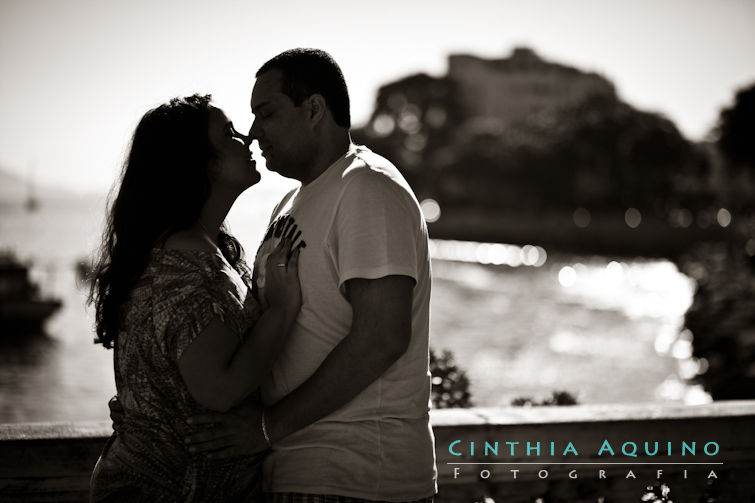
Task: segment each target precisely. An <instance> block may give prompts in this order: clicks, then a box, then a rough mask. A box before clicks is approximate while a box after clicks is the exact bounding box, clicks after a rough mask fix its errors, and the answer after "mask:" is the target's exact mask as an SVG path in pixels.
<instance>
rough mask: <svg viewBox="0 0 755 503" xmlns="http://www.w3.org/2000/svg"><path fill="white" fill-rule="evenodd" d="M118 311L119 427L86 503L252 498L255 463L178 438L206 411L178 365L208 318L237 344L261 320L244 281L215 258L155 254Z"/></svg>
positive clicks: (194, 252) (168, 252) (202, 253)
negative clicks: (209, 452) (204, 451)
mask: <svg viewBox="0 0 755 503" xmlns="http://www.w3.org/2000/svg"><path fill="white" fill-rule="evenodd" d="M123 312H124V313H125V319H124V323H123V326H122V328H121V332H120V333H119V335H118V340H117V344H116V348H115V354H114V362H115V382H116V388H117V391H118V399H119V400H120V402H121V404H122V405H123V408H124V411H125V420H124V422H123V423H122V424H120V425H118V430H117V435H116V437H117V438H116V439H114V441H113V442H112V445H111V446H110V448H109V449H108V450H107V452H106V453H105V454H104V455H103V457H102V459H101V461H100V464H101V466H98V467H97V469H96V470H95V474H94V477H93V496H94V499H99V498H100V497H101V498H102V499H105V498H106V497H107V496H108V495H110V496H116V495H118V494H120V495H123V496H124V499H126V500H127V499H133V498H134V497H136V498H138V499H144V500H150V501H163V500H165V501H203V502H204V501H208V502H209V501H237V500H244V501H246V500H250V499H251V500H253V499H254V498H255V495H259V486H260V482H261V462H262V456H261V455H260V456H256V457H254V458H249V457H245V458H236V459H232V460H230V461H217V460H214V461H211V460H208V459H207V458H206V456H204V455H200V454H190V453H189V452H188V450H187V449H186V448H185V445H184V438H185V437H186V436H188V435H189V434H191V433H194V432H195V431H196V427H191V426H189V425H188V424H187V423H186V419H187V418H188V417H189V416H192V415H195V414H197V413H201V412H206V411H207V409H205V408H204V407H202V406H201V405H199V404H198V403H197V402H196V401H195V400H194V399H193V398H192V396H191V395H190V393H189V391H188V389H187V388H186V385H185V384H184V381H183V379H182V378H181V374H180V373H179V370H178V365H177V361H178V360H179V359H180V358H181V355H182V353H183V352H184V350H185V349H186V348H187V347H188V346H189V345H190V344H191V343H192V341H194V339H195V338H196V337H197V335H199V334H200V333H201V332H202V331H203V330H204V329H205V328H206V327H207V326H208V325H209V323H210V322H211V321H212V320H213V319H214V318H216V317H217V318H219V319H220V320H221V321H222V322H223V323H224V324H225V325H226V326H227V327H228V328H230V329H231V330H233V331H234V332H235V333H236V334H237V335H238V337H239V340H242V339H243V337H244V334H245V333H246V331H247V330H248V329H249V328H250V327H251V326H252V325H253V324H254V322H255V321H256V320H257V319H258V318H259V315H260V306H259V304H258V303H257V301H256V300H255V299H254V296H253V295H252V289H251V278H250V277H249V275H248V274H244V276H243V277H242V276H241V275H239V273H237V272H236V270H235V269H233V267H232V266H231V265H230V264H229V263H228V262H227V261H226V260H225V258H224V257H223V256H222V255H221V254H220V252H219V251H218V252H217V253H210V252H206V251H198V250H157V249H156V250H153V251H152V257H151V260H150V263H149V265H148V266H147V269H146V270H145V272H144V274H143V275H142V277H141V279H140V280H139V282H138V284H137V286H136V287H135V289H134V291H133V292H132V294H131V297H130V299H129V301H128V302H127V305H126V306H124V311H123ZM249 399H252V400H256V399H257V396H256V395H254V396H252V397H250V398H249ZM124 491H126V492H124ZM134 491H137V492H136V493H134ZM127 493H128V495H127ZM137 494H138V496H137ZM98 495H99V497H98ZM108 501H109V500H108Z"/></svg>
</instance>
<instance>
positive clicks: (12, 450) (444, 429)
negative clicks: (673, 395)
mask: <svg viewBox="0 0 755 503" xmlns="http://www.w3.org/2000/svg"><path fill="white" fill-rule="evenodd" d="M431 417H432V423H433V428H434V431H435V436H436V451H437V464H438V472H439V497H438V501H440V502H470V503H471V502H473V501H483V500H484V498H489V499H490V500H492V501H495V502H497V503H500V502H507V503H512V502H513V503H517V502H534V501H537V500H538V498H540V500H541V501H543V502H569V503H581V502H591V503H595V502H599V501H603V502H605V503H609V502H639V501H640V498H641V496H642V493H643V488H644V487H645V486H646V485H653V484H657V483H659V481H660V482H663V483H665V484H667V485H668V486H669V487H670V488H671V496H672V499H673V500H674V501H675V502H676V503H684V502H692V503H697V502H698V501H703V500H701V499H700V498H701V497H702V496H703V495H705V496H708V497H713V498H718V499H714V500H712V501H716V502H724V501H728V502H736V503H739V502H743V503H744V502H748V501H751V498H755V401H731V402H716V403H713V404H708V405H700V406H680V405H661V404H640V405H614V404H612V405H583V406H572V407H533V408H519V407H507V408H497V409H486V408H472V409H446V410H434V411H432V416H431ZM110 431H111V430H110V423H109V422H101V423H75V424H71V423H36V424H26V423H24V424H0V502H21V501H23V502H33V501H40V502H42V501H56V502H67V501H70V502H80V501H86V500H87V488H88V484H89V474H90V472H91V470H92V467H93V466H94V463H95V461H96V460H97V456H98V455H99V452H100V450H101V448H102V446H103V445H104V443H105V441H106V439H107V437H108V436H109V434H110ZM496 442H497V443H498V444H497V446H496ZM606 442H607V443H608V447H607V446H606ZM645 442H647V443H648V452H649V453H650V454H653V452H654V446H655V445H656V444H655V443H656V442H657V443H658V448H657V452H655V454H654V455H650V454H648V453H646V451H645ZM528 443H529V444H528ZM486 444H487V445H486ZM633 445H636V447H637V453H636V456H633V455H629V454H626V453H631V452H632V450H633V448H632V446H633ZM537 446H539V449H540V450H539V452H538V451H537ZM570 446H571V447H570ZM486 447H487V448H486ZM528 447H529V451H528ZM496 448H497V450H496ZM622 448H623V449H624V452H622ZM551 449H552V450H551ZM611 451H613V454H611ZM551 452H552V453H553V454H551ZM625 452H626V453H625ZM599 453H600V455H599ZM471 463H474V464H471ZM659 470H660V471H661V473H660V474H659V473H658V471H659ZM659 475H660V479H659ZM753 501H755V500H753Z"/></svg>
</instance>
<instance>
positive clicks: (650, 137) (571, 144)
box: [353, 75, 709, 212]
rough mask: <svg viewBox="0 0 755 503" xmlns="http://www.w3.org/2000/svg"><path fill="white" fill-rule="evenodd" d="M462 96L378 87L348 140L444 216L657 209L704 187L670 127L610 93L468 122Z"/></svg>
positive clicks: (690, 150)
mask: <svg viewBox="0 0 755 503" xmlns="http://www.w3.org/2000/svg"><path fill="white" fill-rule="evenodd" d="M566 87H568V86H566ZM566 87H565V89H566ZM566 92H567V91H566V90H565V91H564V93H566ZM465 98H466V99H467V101H469V99H470V92H469V90H468V89H463V88H461V87H460V84H458V83H456V82H455V81H454V80H453V79H451V78H448V77H443V78H433V77H429V76H427V75H415V76H411V77H407V78H405V79H403V80H400V81H397V82H394V83H391V84H389V85H386V86H384V87H382V88H381V89H380V92H379V95H378V99H377V106H376V109H375V111H374V113H373V116H372V120H371V121H370V122H369V124H368V125H367V126H366V127H365V128H362V129H359V130H355V131H354V132H353V136H354V138H355V140H356V141H357V142H361V143H365V144H367V145H369V146H371V147H372V148H373V149H375V150H376V151H377V152H379V153H381V154H383V155H386V156H387V157H388V158H389V159H392V160H393V161H394V162H396V164H397V165H398V166H399V167H400V168H401V169H402V171H403V173H404V175H405V177H406V178H407V181H408V182H409V183H410V185H412V187H413V188H414V189H415V192H416V193H417V196H418V197H419V198H420V199H424V198H427V197H432V198H433V199H435V200H437V201H438V202H439V203H440V205H441V207H442V208H444V209H445V210H449V209H453V208H458V207H474V208H479V209H509V208H514V209H520V210H521V209H527V208H533V209H541V208H564V209H568V210H569V211H573V209H574V207H575V206H584V207H589V208H596V209H608V210H613V209H620V210H621V211H622V212H623V211H624V210H625V209H626V208H627V207H630V206H633V207H637V208H640V209H654V210H657V209H658V208H666V207H667V206H669V205H671V206H673V205H674V203H675V202H677V201H678V199H679V198H680V197H681V196H680V195H678V194H677V192H684V190H681V191H680V189H684V187H686V186H690V185H695V186H696V187H698V188H702V187H706V186H707V183H702V182H700V183H694V182H690V181H689V180H687V179H688V178H692V179H693V180H697V179H700V180H705V178H706V177H707V176H708V174H709V173H708V169H707V162H706V160H705V158H704V155H702V153H701V152H700V151H699V150H698V149H696V148H695V147H694V146H693V145H692V144H691V143H690V142H688V141H687V140H686V139H684V138H683V137H682V135H681V134H680V133H679V131H678V130H677V128H676V127H675V126H674V124H673V123H672V122H671V121H669V120H667V119H666V118H664V117H662V116H660V115H658V114H654V113H648V112H642V111H638V110H636V109H634V108H633V107H631V106H630V105H628V104H626V103H624V102H622V101H620V100H619V99H618V98H617V97H616V96H615V95H614V94H611V93H596V94H593V95H590V94H588V95H587V96H585V97H584V98H583V99H581V100H579V101H576V102H568V103H567V102H564V103H561V102H559V101H558V100H554V101H552V102H547V101H546V102H544V103H543V105H542V106H541V107H540V108H539V109H533V110H532V111H531V112H529V113H528V114H526V115H524V116H522V117H518V118H516V119H511V118H505V119H504V118H500V117H480V116H475V113H476V112H473V111H472V109H471V108H470V105H469V104H468V103H467V104H465V102H464V99H465ZM565 103H566V104H565ZM507 121H508V122H507ZM380 124H388V125H389V127H387V128H383V127H379V126H380ZM680 179H681V180H684V181H685V183H683V184H680V183H679V182H680Z"/></svg>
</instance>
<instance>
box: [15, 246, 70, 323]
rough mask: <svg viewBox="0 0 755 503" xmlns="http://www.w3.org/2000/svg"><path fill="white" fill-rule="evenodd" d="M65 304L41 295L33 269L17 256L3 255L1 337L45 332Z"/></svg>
mask: <svg viewBox="0 0 755 503" xmlns="http://www.w3.org/2000/svg"><path fill="white" fill-rule="evenodd" d="M61 305H62V302H61V301H60V300H59V299H55V298H45V297H43V296H41V295H40V293H39V287H38V285H36V284H34V283H32V282H31V280H30V279H29V268H28V266H26V265H25V264H23V263H21V262H20V261H19V260H18V259H17V258H16V257H15V256H14V255H13V254H10V253H0V336H2V335H16V334H28V333H34V332H42V330H43V324H44V322H45V320H46V319H47V318H49V317H50V316H51V315H52V314H53V313H54V312H55V311H57V310H58V309H60V306H61Z"/></svg>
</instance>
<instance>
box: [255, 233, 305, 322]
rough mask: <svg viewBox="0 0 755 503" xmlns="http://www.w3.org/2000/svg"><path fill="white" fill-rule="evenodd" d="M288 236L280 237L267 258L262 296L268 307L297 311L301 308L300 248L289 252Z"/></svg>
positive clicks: (289, 241) (290, 243) (290, 242)
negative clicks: (263, 295)
mask: <svg viewBox="0 0 755 503" xmlns="http://www.w3.org/2000/svg"><path fill="white" fill-rule="evenodd" d="M294 227H295V226H294ZM290 236H291V234H288V235H287V236H285V237H282V238H281V240H280V242H279V243H278V246H276V247H275V249H274V250H273V251H272V253H270V255H268V257H267V262H266V263H265V278H266V280H265V283H266V284H265V290H264V294H265V301H266V304H267V305H268V307H270V308H283V309H286V310H292V311H298V310H299V308H300V307H301V286H300V285H299V251H300V250H301V248H302V247H301V246H296V248H295V249H294V250H293V251H291V246H292V244H293V240H292V238H291V237H290Z"/></svg>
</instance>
